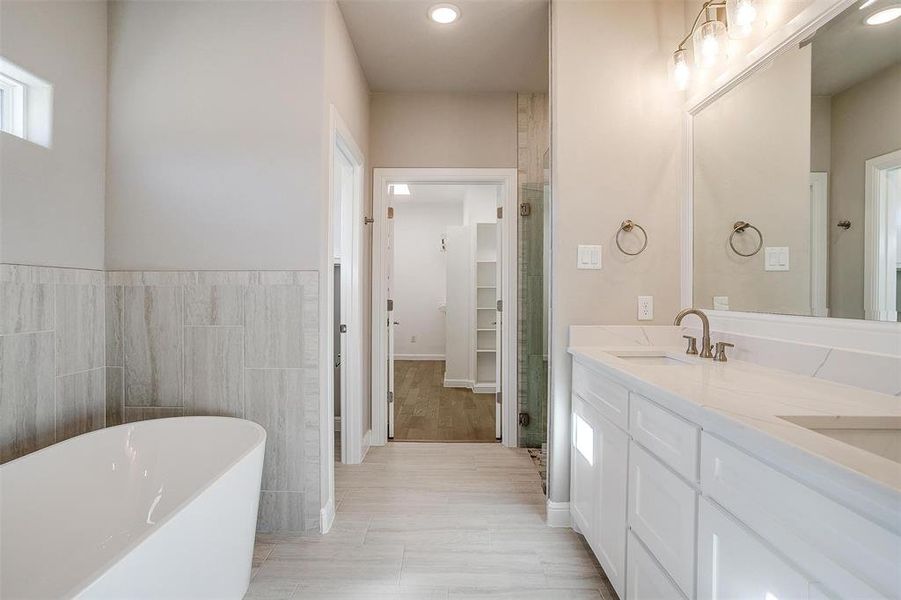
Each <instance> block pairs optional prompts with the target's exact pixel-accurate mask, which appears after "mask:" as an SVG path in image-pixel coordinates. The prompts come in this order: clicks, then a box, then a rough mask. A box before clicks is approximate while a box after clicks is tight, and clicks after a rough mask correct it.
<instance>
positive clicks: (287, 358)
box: [244, 285, 308, 368]
mask: <svg viewBox="0 0 901 600" xmlns="http://www.w3.org/2000/svg"><path fill="white" fill-rule="evenodd" d="M245 298H246V301H245V305H244V309H245V317H244V322H245V329H246V331H245V339H244V344H245V352H244V360H245V366H247V367H248V368H300V367H303V366H308V365H305V364H304V352H303V347H304V346H303V335H304V331H303V324H302V321H303V300H304V288H303V287H302V286H295V285H271V286H257V285H255V286H250V287H248V288H247V292H246V294H245Z"/></svg>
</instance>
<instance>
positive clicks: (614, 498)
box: [591, 416, 629, 598]
mask: <svg viewBox="0 0 901 600" xmlns="http://www.w3.org/2000/svg"><path fill="white" fill-rule="evenodd" d="M595 441H596V443H597V446H596V448H595V453H596V454H595V456H596V464H597V465H599V467H600V472H599V473H598V486H599V488H598V494H597V497H598V498H599V499H600V502H598V506H597V516H596V523H597V527H596V534H595V536H594V537H595V539H594V543H593V544H592V545H591V547H592V549H593V550H594V553H595V556H597V558H598V562H600V563H601V566H602V567H603V568H604V572H605V573H606V574H607V578H608V579H609V580H610V583H611V584H613V589H615V590H616V592H617V594H619V597H620V598H622V597H623V592H624V591H625V569H626V492H627V490H628V482H627V480H626V477H627V475H628V461H629V436H628V435H627V434H626V432H625V431H623V430H622V429H620V428H619V427H617V426H616V425H614V424H613V423H611V422H610V421H608V420H607V419H605V418H604V417H601V416H598V420H597V427H596V429H595Z"/></svg>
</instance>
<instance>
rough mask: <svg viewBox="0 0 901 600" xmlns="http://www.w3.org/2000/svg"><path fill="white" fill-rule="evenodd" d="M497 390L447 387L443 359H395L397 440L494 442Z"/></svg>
mask: <svg viewBox="0 0 901 600" xmlns="http://www.w3.org/2000/svg"><path fill="white" fill-rule="evenodd" d="M494 419H495V400H494V394H474V393H473V392H472V391H471V390H468V389H464V388H446V387H444V361H437V360H416V361H414V360H398V361H395V362H394V439H395V440H396V441H420V442H430V441H442V442H493V441H495V425H494Z"/></svg>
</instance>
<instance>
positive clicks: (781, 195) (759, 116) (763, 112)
mask: <svg viewBox="0 0 901 600" xmlns="http://www.w3.org/2000/svg"><path fill="white" fill-rule="evenodd" d="M810 127H811V118H810V46H805V47H804V48H800V49H794V50H791V51H789V52H786V53H784V54H782V55H780V56H779V57H778V58H777V59H776V60H775V61H774V62H773V63H772V64H771V65H770V66H768V67H767V68H764V69H762V70H760V71H758V72H757V73H755V74H754V75H753V76H752V77H750V78H749V79H747V80H746V81H744V82H743V83H741V84H740V85H739V86H738V87H736V88H734V89H733V90H731V91H730V92H729V93H727V94H726V95H725V96H723V97H721V98H719V99H717V100H716V101H715V102H714V103H713V104H712V105H710V106H709V107H707V108H705V109H704V110H703V111H702V112H701V113H699V114H698V115H697V116H696V117H695V119H694V138H693V144H694V160H693V168H694V288H693V289H694V295H693V298H694V304H695V305H696V306H699V307H701V308H712V307H713V296H728V297H729V308H730V309H731V310H738V311H753V312H768V313H784V314H794V315H807V314H810V191H809V187H810V139H811V137H810ZM775 140H778V143H774V141H775ZM739 220H741V221H748V222H750V223H752V224H753V225H755V226H756V227H758V228H759V229H760V230H761V232H762V233H763V237H764V248H763V249H761V250H760V252H759V253H757V254H756V255H754V256H751V257H748V258H745V257H741V256H739V255H738V254H736V253H735V252H733V251H732V249H731V248H730V247H729V243H728V238H729V234H730V232H731V229H732V224H733V223H735V222H736V221H739ZM757 243H758V239H757V237H756V234H755V233H754V232H753V231H751V230H747V231H746V233H745V234H739V235H736V238H735V244H736V246H737V247H738V248H739V250H742V251H744V252H750V251H752V250H753V249H754V247H755V246H756V245H757ZM766 246H787V247H788V248H789V249H790V270H789V271H765V270H764V255H765V252H764V250H765V247H766Z"/></svg>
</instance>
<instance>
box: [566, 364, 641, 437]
mask: <svg viewBox="0 0 901 600" xmlns="http://www.w3.org/2000/svg"><path fill="white" fill-rule="evenodd" d="M573 392H574V393H576V394H578V395H579V396H581V397H582V398H583V399H585V400H586V401H587V402H589V403H590V404H591V405H592V406H594V407H595V408H596V409H597V410H598V412H600V413H601V414H602V415H603V416H605V417H607V418H608V419H610V420H611V421H613V423H615V424H616V425H618V426H619V427H622V428H623V429H627V428H628V427H629V390H627V389H626V388H624V387H623V386H621V385H619V384H617V383H613V382H612V381H610V380H609V379H605V378H604V377H603V376H601V375H598V374H597V373H594V372H592V371H589V370H588V369H587V368H586V367H585V366H583V365H581V364H579V363H578V362H573Z"/></svg>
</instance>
